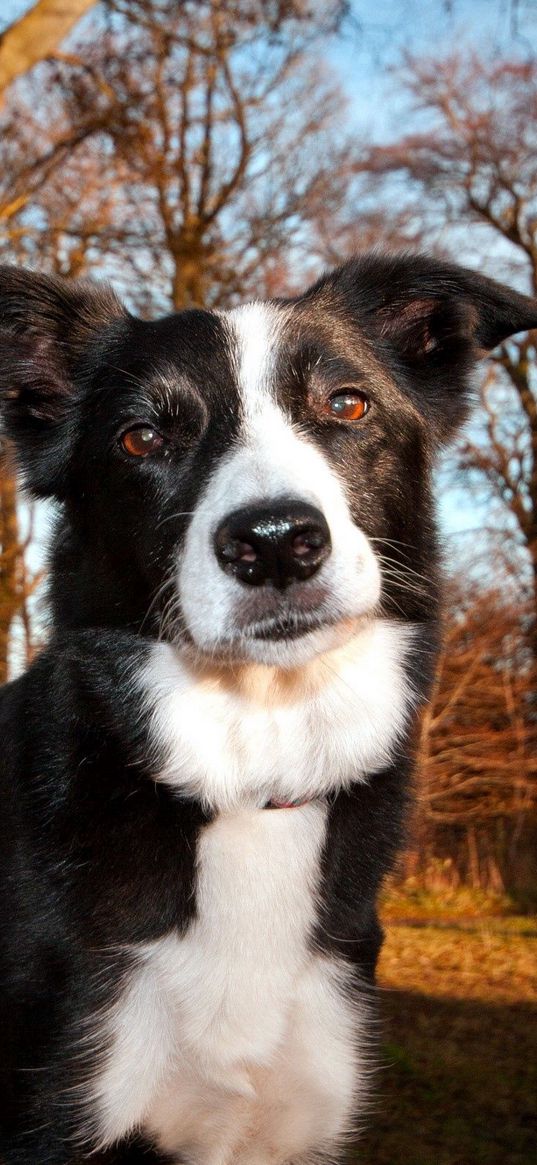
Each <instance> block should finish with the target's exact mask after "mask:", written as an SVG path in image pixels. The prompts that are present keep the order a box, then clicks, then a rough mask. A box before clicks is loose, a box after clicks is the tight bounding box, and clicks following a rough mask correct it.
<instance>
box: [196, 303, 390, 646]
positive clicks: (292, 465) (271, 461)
mask: <svg viewBox="0 0 537 1165" xmlns="http://www.w3.org/2000/svg"><path fill="white" fill-rule="evenodd" d="M227 319H228V323H229V326H230V327H231V329H232V333H233V335H234V336H235V340H236V342H237V343H238V344H239V351H240V363H239V368H238V373H237V375H238V380H239V385H240V388H241V394H242V407H243V427H242V432H241V435H240V439H239V443H238V444H237V446H236V447H235V448H234V449H232V450H230V452H229V453H228V454H227V456H226V457H224V459H223V460H222V462H221V464H220V465H219V467H218V469H217V470H216V472H215V473H214V475H213V476H212V477H211V479H210V481H209V484H208V486H207V489H206V491H205V493H204V495H203V497H202V498H201V500H200V502H199V503H198V505H197V507H196V510H195V513H194V516H193V519H192V522H191V524H190V527H189V530H188V532H187V536H186V541H185V547H184V551H183V554H182V556H181V561H180V563H179V570H178V591H179V597H180V602H181V608H182V611H183V615H184V618H185V622H186V626H187V628H188V631H189V632H190V635H191V637H192V639H193V640H194V643H195V644H196V646H197V647H198V648H200V649H201V650H202V651H203V652H205V653H215V652H216V653H218V652H221V651H222V650H224V651H225V650H226V649H229V648H230V647H233V646H234V645H235V646H236V648H237V651H240V653H241V654H242V656H243V657H246V658H250V659H254V660H258V661H259V662H262V663H276V664H279V665H280V666H286V667H293V666H300V665H301V664H302V663H303V662H304V661H305V660H307V659H311V658H312V657H313V656H314V655H315V654H318V653H319V652H322V651H325V650H327V649H328V648H330V647H332V646H334V644H335V643H336V642H337V641H338V632H337V630H334V627H333V626H332V625H330V623H331V622H333V621H334V620H339V619H343V618H351V619H352V618H355V617H358V616H360V615H363V614H364V613H365V612H371V611H373V609H374V608H375V606H376V604H377V603H378V600H379V596H380V585H381V583H380V569H379V566H378V563H377V560H376V557H375V554H374V552H373V550H372V548H371V546H370V544H369V542H368V540H367V538H366V537H365V535H364V534H363V533H362V531H361V530H359V529H358V528H357V526H356V525H355V524H354V522H353V520H352V517H351V514H350V511H349V506H348V503H347V499H346V496H345V491H344V487H343V484H342V482H341V481H340V480H339V478H338V476H337V475H336V474H335V473H334V471H333V470H332V469H331V467H330V465H329V463H328V462H327V460H326V458H325V457H323V455H322V453H321V452H320V450H318V449H317V448H316V447H315V445H314V444H312V443H311V442H310V441H309V440H308V439H307V438H306V437H305V436H304V435H303V434H301V433H300V432H299V431H298V430H297V429H296V427H295V426H293V425H292V423H291V421H290V420H289V418H287V417H286V416H285V415H284V413H283V412H282V410H281V409H280V408H279V407H278V405H277V404H276V403H275V401H274V399H273V397H272V395H271V389H272V382H271V378H272V372H273V361H274V358H275V355H276V353H277V347H278V337H279V333H280V330H281V327H282V326H283V323H284V321H285V314H284V312H283V311H282V310H281V309H280V310H278V309H276V308H271V307H269V306H267V305H266V304H249V305H247V306H246V307H242V308H238V309H236V310H235V311H233V312H230V313H229V314H228V316H227ZM283 497H293V498H296V499H297V500H299V501H303V502H307V503H309V504H310V505H314V506H316V507H317V508H318V509H320V510H321V512H322V513H323V514H324V517H325V519H326V521H327V523H328V526H329V529H330V534H331V538H332V553H331V555H330V557H329V558H328V560H327V561H326V563H325V564H324V565H323V567H322V568H321V570H320V571H319V572H318V573H317V574H316V575H315V576H314V579H312V584H305V586H306V589H307V588H308V586H310V585H314V586H315V588H316V589H317V590H319V589H320V590H322V592H323V597H322V599H321V601H320V607H319V610H320V613H321V614H322V615H323V616H324V617H325V618H326V620H327V625H326V626H325V627H323V628H322V629H320V630H316V631H313V632H310V633H309V634H307V635H305V636H302V637H301V638H299V639H296V640H289V641H287V642H282V643H274V642H266V641H262V640H257V641H256V640H255V639H253V638H251V637H248V634H247V628H246V634H245V633H244V632H245V629H244V627H243V618H242V611H243V608H244V602H245V587H244V586H243V585H242V584H241V583H239V582H238V581H237V580H236V579H235V578H234V577H233V576H231V575H229V574H226V573H225V572H224V571H223V570H222V569H221V567H220V565H219V563H218V561H217V558H216V555H215V553H214V548H213V537H214V532H215V530H216V528H217V527H218V525H219V524H220V522H221V521H222V520H223V519H224V518H225V517H227V516H228V515H229V514H230V513H231V512H232V511H234V510H237V509H240V508H241V507H243V506H247V505H249V504H252V503H255V502H259V503H260V504H264V505H267V504H270V502H271V501H277V500H278V499H281V498H283ZM280 601H283V600H281V599H280V597H279V596H277V595H274V596H273V602H274V604H277V603H278V602H280Z"/></svg>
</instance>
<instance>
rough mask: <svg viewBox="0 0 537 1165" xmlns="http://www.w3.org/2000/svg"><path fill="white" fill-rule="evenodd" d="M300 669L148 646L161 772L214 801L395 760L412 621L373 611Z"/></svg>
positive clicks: (245, 801)
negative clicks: (199, 658) (204, 660)
mask: <svg viewBox="0 0 537 1165" xmlns="http://www.w3.org/2000/svg"><path fill="white" fill-rule="evenodd" d="M346 630H347V634H349V633H351V636H352V637H351V638H350V639H349V641H348V642H347V643H346V644H345V645H344V646H342V647H340V648H337V649H335V650H333V651H331V652H328V653H326V654H325V655H324V656H321V657H316V658H315V659H314V660H312V661H311V662H310V663H309V664H307V665H305V666H304V667H303V668H301V669H300V670H299V671H297V672H288V671H283V672H282V671H278V670H277V669H276V668H269V667H266V666H262V665H256V664H250V665H242V666H241V667H240V668H235V669H232V668H226V667H224V666H221V667H216V666H211V665H208V664H207V665H202V664H199V663H197V664H194V663H190V662H188V661H186V660H185V659H183V658H182V657H181V655H180V654H179V652H178V651H176V650H175V649H174V648H173V647H171V646H170V645H168V644H163V643H161V644H158V645H156V646H155V647H154V648H153V649H152V653H151V657H150V661H149V664H148V665H147V667H146V669H145V671H144V673H143V675H142V676H141V683H142V685H143V690H144V695H145V699H146V701H147V703H148V705H149V706H150V707H152V708H153V717H152V729H151V731H152V737H153V741H154V746H155V765H156V768H155V779H156V780H158V781H164V782H165V783H166V784H169V785H173V786H175V787H176V788H178V789H181V790H184V791H185V792H187V793H189V794H191V795H192V796H193V797H196V798H198V799H200V800H201V801H202V802H203V803H204V804H205V805H206V806H208V807H209V808H211V809H213V810H229V809H234V808H239V807H241V806H244V805H252V806H255V807H261V806H262V805H264V804H266V802H267V801H269V800H277V801H300V800H305V799H310V798H313V797H319V796H324V795H326V794H327V793H330V792H334V791H337V790H338V789H340V788H341V787H342V786H345V785H348V784H349V783H350V782H351V781H352V780H363V779H364V778H365V777H366V775H367V774H371V773H375V772H378V771H379V770H380V769H382V768H383V767H384V766H385V765H386V764H387V763H388V762H389V760H390V757H391V754H392V751H393V748H394V745H395V743H396V741H397V739H398V737H399V735H400V733H401V731H402V730H403V728H404V725H405V722H406V717H407V714H408V711H409V708H410V706H411V704H412V701H413V694H412V691H411V689H410V687H409V684H408V681H407V679H406V676H405V671H404V666H403V665H404V659H405V655H406V653H407V651H408V650H409V648H410V646H411V643H412V639H413V634H414V632H413V630H412V628H408V627H402V626H401V625H399V624H397V623H390V622H388V621H386V620H381V619H374V620H371V621H369V622H366V623H364V624H362V625H360V624H358V625H357V626H356V627H355V628H354V629H353V630H352V629H351V631H350V632H349V628H348V627H347V629H346Z"/></svg>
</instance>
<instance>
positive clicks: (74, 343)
mask: <svg viewBox="0 0 537 1165" xmlns="http://www.w3.org/2000/svg"><path fill="white" fill-rule="evenodd" d="M125 315H126V313H125V310H124V308H123V307H122V306H121V304H120V303H119V301H118V300H117V299H116V297H115V295H114V294H113V292H112V291H110V290H109V289H108V288H107V287H106V286H103V287H99V286H97V285H96V286H94V287H92V285H91V284H85V283H69V282H67V281H66V280H63V279H58V278H55V277H54V276H48V275H39V274H35V273H33V272H30V271H21V270H17V269H16V268H14V267H0V422H1V426H2V429H3V431H4V432H5V433H6V434H7V436H8V437H10V438H11V439H12V440H13V442H14V443H15V447H16V451H17V455H18V461H19V463H20V465H21V468H22V470H23V473H24V475H25V480H26V483H27V485H28V486H29V488H30V489H31V490H32V491H33V492H34V493H35V494H36V495H38V496H41V497H46V496H51V495H54V496H56V497H60V498H61V496H62V493H63V480H64V476H65V469H66V465H67V462H68V459H69V452H70V444H71V437H72V431H73V423H72V419H73V414H74V406H75V404H76V398H77V392H78V391H79V390H80V385H81V378H82V377H83V376H84V373H85V372H87V370H88V367H89V364H90V361H91V352H92V349H93V348H94V347H96V346H97V345H96V341H97V340H99V339H101V338H102V337H104V333H105V332H106V331H107V330H109V329H110V328H111V326H112V325H113V324H114V323H115V322H116V321H118V320H120V319H121V318H122V317H123V318H124V317H125ZM0 431H1V430H0Z"/></svg>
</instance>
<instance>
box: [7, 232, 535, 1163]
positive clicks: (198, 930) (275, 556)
mask: <svg viewBox="0 0 537 1165" xmlns="http://www.w3.org/2000/svg"><path fill="white" fill-rule="evenodd" d="M0 324H1V333H0V335H1V338H0V394H1V398H2V415H3V422H4V426H5V432H6V433H7V434H8V435H9V437H11V438H12V440H13V442H14V444H15V447H16V449H17V452H18V458H19V462H20V466H21V469H22V471H23V474H24V477H25V480H26V482H27V484H28V487H29V488H30V490H32V491H33V493H34V494H36V495H38V496H41V497H43V496H46V497H48V496H51V497H53V498H55V499H57V500H58V501H59V502H60V503H61V517H60V518H59V521H58V525H57V530H56V535H55V540H54V547H53V551H52V557H51V586H50V598H51V605H52V611H53V631H52V637H51V640H50V644H49V647H48V648H47V649H46V650H45V651H44V652H43V653H42V654H41V655H40V656H39V658H38V659H37V660H36V662H35V663H34V664H33V666H32V667H31V668H30V669H29V671H28V672H27V673H26V675H24V676H23V677H22V678H21V679H19V680H17V681H16V682H14V683H12V684H9V685H8V686H7V687H6V688H5V689H4V690H3V693H2V698H1V703H0V740H1V765H0V768H1V782H2V809H1V817H0V831H1V863H2V887H1V891H0V926H1V939H2V952H1V956H0V979H1V989H0V1032H1V1042H2V1047H1V1053H0V1077H1V1083H0V1129H1V1133H0V1158H1V1160H2V1163H3V1165H67V1163H71V1162H74V1161H81V1160H85V1159H87V1158H91V1159H92V1160H95V1161H99V1162H122V1163H125V1165H126V1163H127V1162H128V1163H131V1165H134V1162H138V1161H139V1162H144V1161H145V1162H148V1161H155V1162H156V1161H161V1162H163V1161H169V1162H174V1163H175V1162H184V1163H187V1165H284V1163H286V1165H291V1163H292V1165H306V1163H310V1162H314V1161H315V1162H317V1161H324V1160H328V1159H330V1160H339V1159H340V1156H338V1154H341V1152H342V1149H341V1146H342V1143H343V1141H344V1138H345V1135H346V1134H348V1132H349V1129H351V1128H352V1125H353V1120H354V1118H355V1117H356V1114H358V1115H360V1112H361V1111H362V1110H363V1104H364V1099H365V1096H366V1093H367V1079H368V1074H369V1059H370V1052H369V1049H368V1040H370V1027H371V1024H370V1018H371V1008H372V992H371V990H370V985H371V982H372V978H373V973H374V967H375V960H376V956H377V953H378V949H379V945H380V941H381V932H380V929H379V925H378V922H377V918H376V913H375V895H376V892H377V889H378V886H379V883H380V881H381V879H382V877H383V875H384V873H385V872H386V870H387V868H388V867H389V865H390V862H391V861H392V859H393V855H394V852H395V850H396V847H397V845H398V842H399V838H400V833H401V819H402V815H403V809H404V802H405V798H406V795H407V787H408V779H409V773H410V769H411V763H412V737H413V732H414V725H415V709H416V707H417V705H418V704H419V703H420V701H422V700H423V699H424V698H425V697H426V694H427V687H428V683H429V679H430V676H431V670H432V668H433V665H434V653H435V646H436V638H437V615H438V596H437V590H438V585H437V548H436V540H435V529H434V519H433V512H432V505H431V496H430V474H431V464H432V460H433V456H434V452H435V449H436V447H437V446H438V445H439V444H440V443H441V442H443V441H444V440H445V439H447V438H448V437H449V436H450V435H451V434H452V433H453V431H454V430H455V428H456V426H457V425H458V423H459V422H460V420H461V419H462V418H463V416H464V412H465V398H466V394H467V388H468V383H467V382H468V375H469V372H470V370H471V367H472V365H473V362H474V360H475V359H476V358H477V357H478V356H479V355H480V354H482V352H483V351H485V350H488V349H491V348H493V347H494V346H495V345H496V344H498V343H499V342H500V341H501V340H503V339H504V338H505V337H506V336H508V335H510V334H511V333H515V332H517V331H520V330H523V329H526V328H530V327H532V326H537V304H536V303H535V302H532V301H531V300H529V299H527V298H525V297H524V296H521V295H518V294H516V293H515V292H512V291H510V290H508V289H507V288H504V287H501V286H499V285H498V284H495V283H493V282H492V281H490V280H488V279H485V278H482V277H480V276H479V275H476V274H473V273H471V272H469V271H465V270H463V269H462V268H459V267H456V266H450V265H448V264H442V263H438V262H436V261H434V260H431V259H428V258H425V257H419V256H414V257H401V256H399V257H397V256H396V257H382V256H379V255H369V256H365V257H363V258H358V259H356V260H355V261H353V262H350V263H349V264H347V265H346V266H344V267H342V268H341V269H340V270H338V271H335V272H333V273H331V274H328V275H327V276H325V277H324V278H322V279H321V280H320V281H319V282H318V283H317V284H315V286H314V287H311V288H310V289H309V290H308V291H307V292H306V293H305V294H304V295H303V296H300V297H299V298H297V299H294V300H281V301H275V302H270V303H252V304H247V305H246V306H245V307H241V308H237V309H234V310H232V311H228V312H222V313H220V312H208V311H188V312H183V313H180V314H177V315H172V316H169V317H167V318H165V319H161V320H157V321H156V322H147V321H143V320H139V319H135V318H134V317H132V316H131V315H129V313H128V312H127V311H126V310H125V309H124V308H123V307H122V306H121V304H120V303H119V302H118V301H117V300H116V299H115V297H114V296H113V294H112V293H111V292H110V291H108V290H107V289H99V288H97V287H95V288H92V287H91V286H89V285H72V284H68V283H64V282H62V281H60V280H56V279H53V278H47V277H44V276H41V275H35V274H30V273H26V272H19V271H15V270H12V269H10V268H4V269H3V270H2V271H1V273H0Z"/></svg>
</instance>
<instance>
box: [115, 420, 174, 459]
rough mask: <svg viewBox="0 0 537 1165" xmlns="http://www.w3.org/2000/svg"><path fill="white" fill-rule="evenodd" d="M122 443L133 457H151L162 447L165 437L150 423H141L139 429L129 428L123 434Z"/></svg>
mask: <svg viewBox="0 0 537 1165" xmlns="http://www.w3.org/2000/svg"><path fill="white" fill-rule="evenodd" d="M121 444H122V446H123V448H124V450H125V452H126V453H129V454H130V456H131V457H149V455H150V454H151V453H156V452H157V450H158V449H161V448H162V446H163V444H164V438H163V437H161V435H160V433H157V431H156V429H151V428H150V427H149V425H139V426H138V428H137V429H128V430H127V432H126V433H123V434H122V437H121Z"/></svg>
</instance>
